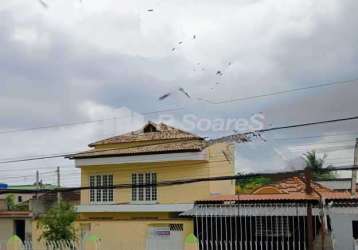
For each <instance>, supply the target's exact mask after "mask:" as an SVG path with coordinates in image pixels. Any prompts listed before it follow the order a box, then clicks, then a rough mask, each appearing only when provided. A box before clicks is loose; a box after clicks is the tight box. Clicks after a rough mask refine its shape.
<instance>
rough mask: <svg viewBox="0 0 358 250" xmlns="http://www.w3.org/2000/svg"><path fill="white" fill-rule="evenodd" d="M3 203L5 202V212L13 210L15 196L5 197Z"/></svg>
mask: <svg viewBox="0 0 358 250" xmlns="http://www.w3.org/2000/svg"><path fill="white" fill-rule="evenodd" d="M5 202H6V206H7V210H9V211H12V210H15V208H16V205H15V196H14V195H13V194H10V195H8V196H6V198H5Z"/></svg>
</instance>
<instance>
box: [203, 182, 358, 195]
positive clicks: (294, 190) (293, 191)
mask: <svg viewBox="0 0 358 250" xmlns="http://www.w3.org/2000/svg"><path fill="white" fill-rule="evenodd" d="M311 186H312V189H313V193H312V194H306V193H305V182H304V179H302V178H300V177H291V178H287V179H284V180H281V181H279V182H277V183H274V184H269V185H264V186H262V187H259V188H258V189H256V190H254V191H253V192H252V193H251V194H239V195H222V196H216V197H213V198H212V199H210V200H212V201H282V200H289V201H308V200H320V199H321V197H320V196H322V198H325V199H357V198H356V197H352V196H351V194H350V193H349V192H339V191H332V190H331V189H329V188H326V187H323V186H321V185H320V184H318V183H315V182H312V184H311Z"/></svg>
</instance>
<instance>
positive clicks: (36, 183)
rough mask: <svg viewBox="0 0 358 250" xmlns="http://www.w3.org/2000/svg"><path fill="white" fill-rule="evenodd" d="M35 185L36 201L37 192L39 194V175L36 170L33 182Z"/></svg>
mask: <svg viewBox="0 0 358 250" xmlns="http://www.w3.org/2000/svg"><path fill="white" fill-rule="evenodd" d="M35 185H36V199H37V198H39V195H38V192H39V189H40V173H39V171H38V170H36V182H35Z"/></svg>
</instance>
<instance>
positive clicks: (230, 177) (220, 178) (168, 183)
mask: <svg viewBox="0 0 358 250" xmlns="http://www.w3.org/2000/svg"><path fill="white" fill-rule="evenodd" d="M346 170H358V166H352V165H350V166H342V167H330V168H327V169H325V171H327V172H336V171H346ZM304 172H305V170H294V171H282V172H271V173H252V174H245V175H228V176H215V177H205V178H192V179H177V180H168V181H161V182H157V183H150V184H132V183H126V184H116V185H113V186H81V187H68V188H55V189H38V190H24V189H11V190H9V189H2V190H0V194H3V193H34V192H35V193H46V192H71V191H77V190H89V189H108V188H110V189H130V188H142V187H154V186H155V187H165V186H174V185H184V184H193V183H200V182H211V181H225V180H247V179H248V178H253V177H269V178H270V177H271V178H273V177H280V176H281V177H288V176H297V175H299V174H302V173H304Z"/></svg>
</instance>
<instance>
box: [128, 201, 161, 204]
mask: <svg viewBox="0 0 358 250" xmlns="http://www.w3.org/2000/svg"><path fill="white" fill-rule="evenodd" d="M129 204H131V205H154V204H159V202H158V201H130V202H129Z"/></svg>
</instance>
